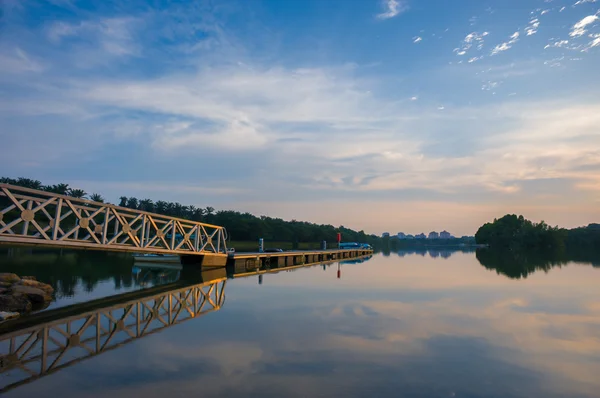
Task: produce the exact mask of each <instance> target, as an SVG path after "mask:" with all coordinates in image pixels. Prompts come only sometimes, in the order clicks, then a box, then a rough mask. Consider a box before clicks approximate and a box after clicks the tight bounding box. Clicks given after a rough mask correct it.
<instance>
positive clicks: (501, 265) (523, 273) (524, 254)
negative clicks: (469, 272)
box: [476, 249, 600, 279]
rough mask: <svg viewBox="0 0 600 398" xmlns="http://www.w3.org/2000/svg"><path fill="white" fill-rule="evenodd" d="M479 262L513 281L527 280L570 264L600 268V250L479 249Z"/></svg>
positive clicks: (477, 255)
mask: <svg viewBox="0 0 600 398" xmlns="http://www.w3.org/2000/svg"><path fill="white" fill-rule="evenodd" d="M476 257H477V260H478V261H479V263H480V264H481V265H483V266H484V267H485V268H487V269H489V270H496V273H498V274H499V275H505V276H507V277H509V278H512V279H521V278H527V276H529V275H531V274H533V273H534V272H536V271H544V272H548V271H550V270H551V269H552V268H554V267H562V266H565V265H567V264H569V263H573V262H575V263H583V264H589V265H592V266H594V267H600V251H598V250H587V251H586V250H578V251H566V250H560V249H558V250H499V249H477V252H476Z"/></svg>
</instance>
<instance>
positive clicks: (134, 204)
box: [127, 196, 138, 210]
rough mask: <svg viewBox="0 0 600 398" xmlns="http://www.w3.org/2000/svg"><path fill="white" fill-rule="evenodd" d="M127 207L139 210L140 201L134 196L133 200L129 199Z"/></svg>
mask: <svg viewBox="0 0 600 398" xmlns="http://www.w3.org/2000/svg"><path fill="white" fill-rule="evenodd" d="M127 207H129V208H130V209H136V210H137V208H138V200H137V198H136V197H134V196H132V197H131V198H129V199H127Z"/></svg>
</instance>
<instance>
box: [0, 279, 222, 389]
mask: <svg viewBox="0 0 600 398" xmlns="http://www.w3.org/2000/svg"><path fill="white" fill-rule="evenodd" d="M220 274H222V277H219V278H218V279H214V280H211V281H209V282H204V283H201V284H196V285H188V286H184V287H181V285H182V283H179V284H177V283H175V284H171V285H165V286H160V287H156V288H151V289H147V290H143V291H138V292H133V293H125V294H121V295H118V296H112V297H109V298H106V299H100V300H94V301H90V302H87V303H83V304H75V305H72V306H69V307H64V308H59V309H56V310H50V311H46V312H41V313H39V314H36V315H32V316H30V317H27V318H23V319H17V320H14V321H10V322H7V323H6V324H4V325H2V326H0V334H1V335H0V377H1V379H0V395H1V394H2V393H4V392H6V391H9V390H12V389H13V388H16V387H18V386H21V385H23V384H27V383H30V382H32V381H35V380H37V379H39V378H41V377H44V376H46V375H49V374H52V373H54V372H57V371H59V370H61V369H63V368H66V367H69V366H72V365H75V364H77V363H79V362H81V361H84V360H86V359H88V358H91V357H94V356H96V355H98V354H101V353H103V352H106V351H110V350H112V349H115V348H118V347H120V346H123V345H125V344H127V343H130V342H132V341H134V340H136V339H139V338H141V337H145V336H148V335H151V334H154V333H157V332H159V331H161V330H163V329H166V328H168V327H171V326H174V325H177V324H180V323H182V322H185V321H187V320H189V319H193V318H198V317H200V316H202V315H205V314H207V313H209V312H213V311H217V310H219V309H220V308H221V307H222V305H223V304H224V301H225V295H224V291H225V283H226V277H225V270H224V269H221V273H220ZM217 276H219V275H217ZM213 277H214V276H213ZM7 328H9V330H6V329H7ZM3 329H4V330H3Z"/></svg>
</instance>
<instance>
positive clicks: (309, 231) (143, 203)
mask: <svg viewBox="0 0 600 398" xmlns="http://www.w3.org/2000/svg"><path fill="white" fill-rule="evenodd" d="M0 182H3V183H7V184H12V185H19V186H24V187H28V188H34V187H35V188H34V189H43V190H46V191H49V192H55V193H60V194H63V195H65V194H66V195H70V196H73V197H85V196H86V195H87V193H86V192H85V191H83V190H82V189H75V188H69V186H68V185H67V184H58V185H51V186H50V185H49V186H44V185H42V183H41V182H40V181H37V180H30V179H27V178H18V179H12V178H1V179H0ZM90 199H92V200H96V201H101V200H98V199H102V200H104V199H103V198H102V196H100V195H99V194H92V195H91V196H90ZM119 206H122V207H128V208H130V209H136V210H143V211H148V212H153V213H158V214H163V215H166V216H171V217H179V218H185V219H188V220H193V221H200V222H205V223H208V224H214V225H220V226H223V227H225V228H226V229H227V233H228V235H229V238H230V240H235V241H257V240H258V239H259V238H264V239H265V241H266V242H269V241H271V242H288V243H289V245H291V246H292V247H293V248H297V247H299V243H300V242H312V243H316V242H321V241H324V240H325V241H328V242H329V245H330V246H331V244H332V243H333V242H335V240H336V235H337V233H338V232H341V233H342V240H343V241H345V242H361V243H369V244H371V245H372V246H379V245H380V242H381V238H379V237H378V236H376V235H367V234H366V233H365V232H364V231H354V230H352V229H349V228H346V227H344V226H340V227H337V228H336V227H334V226H333V225H319V224H313V223H309V222H302V221H296V220H292V221H284V220H282V219H280V218H272V217H266V216H260V217H257V216H254V215H252V214H250V213H241V212H238V211H233V210H218V211H217V210H215V208H214V207H211V206H207V207H205V208H198V207H196V206H184V205H182V204H181V203H176V202H166V201H163V200H158V201H156V202H154V201H152V200H150V199H141V200H140V199H138V198H135V197H127V196H121V197H120V198H119Z"/></svg>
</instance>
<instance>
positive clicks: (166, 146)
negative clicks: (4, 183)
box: [0, 0, 600, 236]
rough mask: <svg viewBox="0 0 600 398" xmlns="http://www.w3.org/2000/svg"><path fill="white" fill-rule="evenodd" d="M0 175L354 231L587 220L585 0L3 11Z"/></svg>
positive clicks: (599, 100) (591, 19) (590, 82)
mask: <svg viewBox="0 0 600 398" xmlns="http://www.w3.org/2000/svg"><path fill="white" fill-rule="evenodd" d="M0 7H2V10H1V14H0V70H1V71H2V73H0V93H1V95H0V143H1V144H2V156H1V157H0V171H1V172H0V174H1V175H3V176H8V177H13V178H14V177H19V176H24V177H29V178H36V179H39V180H41V181H42V182H44V183H58V182H66V183H69V184H70V185H71V186H74V187H80V188H83V189H85V190H86V191H87V192H89V193H92V192H97V193H101V194H103V195H104V196H105V197H106V198H107V199H108V200H109V201H112V202H117V201H118V198H119V197H120V196H123V195H124V196H136V197H138V198H143V197H147V198H150V199H153V200H170V201H179V202H181V203H183V204H193V205H196V206H202V207H205V206H212V207H215V208H216V209H234V210H239V211H249V212H252V213H254V214H256V215H269V216H275V217H282V218H284V219H288V220H289V219H297V220H305V221H311V222H317V223H331V224H333V225H344V226H346V227H350V228H354V229H364V230H365V231H366V232H368V233H377V234H380V233H382V232H384V231H386V232H391V233H396V232H399V231H403V232H405V233H412V234H416V233H420V232H428V231H432V230H437V231H440V230H442V229H446V230H448V231H450V232H451V233H453V234H455V235H457V236H461V235H472V234H474V233H475V232H476V230H477V228H478V227H479V226H480V225H482V224H483V223H485V222H487V221H490V220H492V219H493V218H494V217H501V216H502V215H504V214H506V213H518V214H523V215H524V216H525V217H527V218H530V219H532V220H534V221H540V220H545V221H546V222H548V223H549V224H551V225H561V226H564V227H576V226H580V225H587V224H588V223H590V222H600V73H599V72H598V71H599V70H600V67H599V66H600V1H598V0H569V1H565V0H501V1H500V0H499V1H485V0H460V1H458V0H456V1H451V0H385V1H381V0H346V1H342V0H330V1H323V0H286V1H280V0H246V1H244V0H221V1H203V0H196V1H189V2H188V1H162V0H154V1H151V2H145V1H136V0H134V1H128V2H121V1H108V0H104V1H78V0H49V1H35V0H3V2H2V3H1V5H0Z"/></svg>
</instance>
